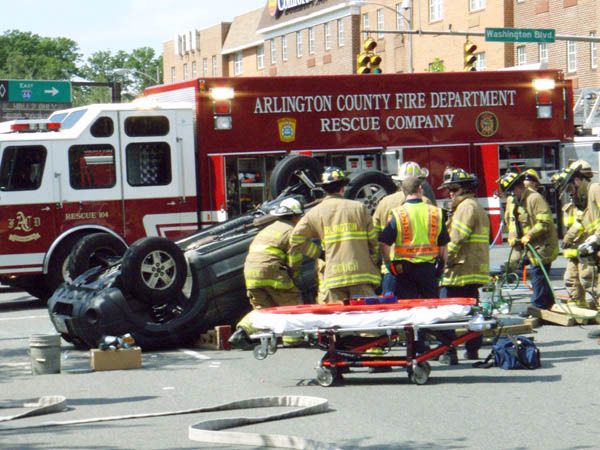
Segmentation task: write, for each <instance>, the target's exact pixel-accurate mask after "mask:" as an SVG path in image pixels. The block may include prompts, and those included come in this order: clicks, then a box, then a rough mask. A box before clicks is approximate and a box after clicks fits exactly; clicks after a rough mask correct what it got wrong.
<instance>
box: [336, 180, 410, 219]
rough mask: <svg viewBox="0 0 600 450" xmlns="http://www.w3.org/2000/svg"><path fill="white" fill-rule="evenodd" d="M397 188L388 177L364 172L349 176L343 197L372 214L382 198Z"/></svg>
mask: <svg viewBox="0 0 600 450" xmlns="http://www.w3.org/2000/svg"><path fill="white" fill-rule="evenodd" d="M397 189H398V187H397V186H396V183H395V182H394V180H393V179H392V177H390V176H389V175H386V174H385V173H383V172H380V171H378V170H365V171H360V172H354V173H352V174H350V182H349V183H348V186H346V191H345V192H344V197H346V198H349V199H352V200H357V201H359V202H361V203H363V204H364V205H365V206H366V207H367V209H368V210H369V212H370V213H371V214H373V213H374V212H375V208H377V205H378V204H379V202H380V201H381V199H382V198H383V197H385V196H386V195H388V194H393V193H394V192H396V190H397Z"/></svg>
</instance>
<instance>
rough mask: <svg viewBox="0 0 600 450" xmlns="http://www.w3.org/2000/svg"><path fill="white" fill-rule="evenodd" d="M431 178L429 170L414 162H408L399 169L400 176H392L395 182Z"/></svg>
mask: <svg viewBox="0 0 600 450" xmlns="http://www.w3.org/2000/svg"><path fill="white" fill-rule="evenodd" d="M428 176H429V170H427V169H426V168H425V167H423V168H422V167H421V166H419V165H418V164H417V163H416V162H414V161H406V162H403V163H402V164H400V166H399V167H398V175H392V178H393V179H394V180H398V181H404V180H405V179H406V178H408V177H417V178H421V179H422V180H423V179H425V178H427V177H428Z"/></svg>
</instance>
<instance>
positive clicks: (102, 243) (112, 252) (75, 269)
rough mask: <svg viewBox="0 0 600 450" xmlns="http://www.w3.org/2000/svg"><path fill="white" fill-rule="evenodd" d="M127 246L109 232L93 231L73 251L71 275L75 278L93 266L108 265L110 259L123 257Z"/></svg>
mask: <svg viewBox="0 0 600 450" xmlns="http://www.w3.org/2000/svg"><path fill="white" fill-rule="evenodd" d="M126 250H127V246H126V245H125V243H124V242H123V241H121V240H120V239H119V238H117V237H116V236H113V235H112V234H108V233H93V234H88V235H86V236H83V237H82V238H81V239H80V240H79V241H78V242H77V244H75V247H73V251H72V252H71V257H70V258H69V275H70V276H71V279H75V278H76V277H78V276H79V275H81V274H82V273H83V272H86V271H87V270H89V269H91V268H92V267H97V266H100V267H104V268H106V267H108V266H109V264H110V260H111V259H114V258H116V257H122V256H123V254H124V253H125V251H126Z"/></svg>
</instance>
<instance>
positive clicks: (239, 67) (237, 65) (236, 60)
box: [233, 52, 244, 75]
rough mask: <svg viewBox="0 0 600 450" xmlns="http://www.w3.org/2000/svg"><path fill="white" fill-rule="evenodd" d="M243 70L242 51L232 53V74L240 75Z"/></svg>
mask: <svg viewBox="0 0 600 450" xmlns="http://www.w3.org/2000/svg"><path fill="white" fill-rule="evenodd" d="M243 70H244V66H243V58H242V52H236V53H235V54H234V55H233V74H234V75H241V74H242V72H243Z"/></svg>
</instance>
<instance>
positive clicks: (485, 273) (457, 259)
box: [438, 168, 490, 362]
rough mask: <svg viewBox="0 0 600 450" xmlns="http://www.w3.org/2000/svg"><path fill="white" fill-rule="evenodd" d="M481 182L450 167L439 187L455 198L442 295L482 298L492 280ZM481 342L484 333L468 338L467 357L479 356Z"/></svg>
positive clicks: (453, 200) (488, 228)
mask: <svg viewBox="0 0 600 450" xmlns="http://www.w3.org/2000/svg"><path fill="white" fill-rule="evenodd" d="M478 184H479V181H478V179H477V177H476V176H475V175H474V174H472V173H467V172H466V171H465V170H463V169H458V168H456V169H455V168H449V169H446V171H445V172H444V181H443V183H442V184H441V185H440V187H439V188H438V189H446V190H447V191H448V193H449V196H450V198H451V199H452V204H451V210H450V215H449V218H448V221H447V222H446V225H447V227H448V232H449V234H450V242H449V243H448V255H447V258H446V268H445V270H444V274H443V276H442V280H441V283H440V284H441V286H442V288H441V290H440V297H442V298H452V297H470V298H475V299H477V300H479V288H480V287H481V286H483V285H485V284H487V283H489V281H490V275H489V271H490V250H489V239H490V220H489V218H488V215H487V213H486V212H485V210H484V209H483V207H482V206H481V205H480V204H479V203H478V202H477V199H476V198H475V190H476V189H477V186H478ZM452 337H454V336H452ZM481 343H482V338H481V337H480V338H478V339H472V340H470V341H468V342H467V343H466V344H465V346H466V348H467V352H466V354H465V358H466V359H479V354H478V351H479V348H480V347H481ZM452 356H453V355H451V357H452ZM451 362H454V361H451Z"/></svg>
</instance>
